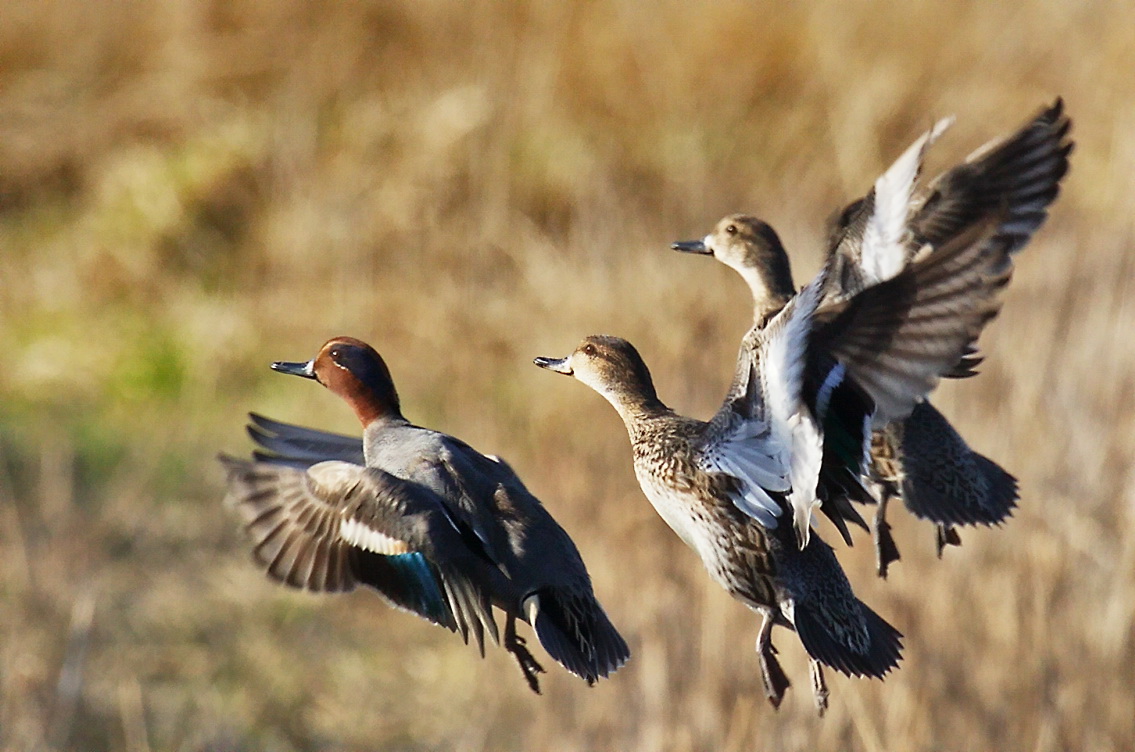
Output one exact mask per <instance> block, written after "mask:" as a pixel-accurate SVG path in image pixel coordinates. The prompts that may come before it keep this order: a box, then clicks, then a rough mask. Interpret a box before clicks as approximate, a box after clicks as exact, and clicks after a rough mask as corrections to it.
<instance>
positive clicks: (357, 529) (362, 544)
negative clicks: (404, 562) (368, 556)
mask: <svg viewBox="0 0 1135 752" xmlns="http://www.w3.org/2000/svg"><path fill="white" fill-rule="evenodd" d="M339 535H340V537H342V539H343V540H345V541H347V542H348V543H350V544H351V545H352V546H355V547H356V548H361V549H363V550H364V551H370V552H371V553H376V554H382V555H383V556H391V555H393V554H404V553H407V552H409V551H410V546H408V545H407V544H406V542H405V541H400V540H398V539H397V538H391V537H390V536H389V535H386V534H385V533H380V532H379V531H377V530H374V529H373V528H369V527H367V526H366V525H364V524H363V523H361V522H359V521H358V520H343V521H342V522H341V523H340V524H339Z"/></svg>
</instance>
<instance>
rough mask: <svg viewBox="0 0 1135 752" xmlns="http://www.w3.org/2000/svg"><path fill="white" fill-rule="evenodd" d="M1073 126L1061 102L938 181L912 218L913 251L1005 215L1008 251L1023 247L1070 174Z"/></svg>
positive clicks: (943, 241)
mask: <svg viewBox="0 0 1135 752" xmlns="http://www.w3.org/2000/svg"><path fill="white" fill-rule="evenodd" d="M1071 127H1072V121H1071V120H1070V119H1069V118H1068V116H1067V115H1066V114H1064V102H1063V100H1061V99H1057V100H1056V101H1055V102H1054V103H1053V104H1052V105H1051V106H1050V107H1046V108H1044V109H1042V110H1041V111H1040V112H1038V113H1037V114H1036V115H1035V116H1034V117H1033V118H1032V119H1030V120H1029V121H1028V122H1027V123H1025V125H1024V126H1022V127H1021V128H1020V129H1019V130H1017V131H1016V132H1015V133H1013V134H1012V135H1011V136H1009V137H1007V138H1004V139H1000V140H996V141H992V142H990V143H988V144H986V145H985V146H983V147H981V148H980V149H978V150H977V151H976V152H974V153H973V154H971V155H970V156H969V157H967V158H966V160H965V162H963V163H962V164H960V165H958V166H956V167H954V168H953V169H951V170H949V171H947V172H946V173H944V174H942V175H940V176H939V177H937V178H936V179H935V180H934V182H933V183H931V185H930V188H929V192H928V195H927V196H926V198H925V200H924V201H923V202H922V203H921V205H920V206H919V207H918V208H917V210H916V211H915V212H914V213H913V216H912V217H911V220H910V224H911V230H912V233H913V245H912V249H917V248H918V247H919V246H921V245H923V244H930V245H932V246H935V247H936V246H939V245H942V244H943V243H945V242H947V241H948V240H949V239H950V238H953V237H955V236H956V235H958V234H959V233H960V232H962V231H964V230H965V229H966V228H968V227H971V226H972V225H973V224H975V223H976V222H979V221H981V219H982V218H983V217H984V216H986V215H987V214H988V213H989V212H992V211H997V210H1003V211H1004V217H1003V220H1002V227H1001V232H1002V233H1004V234H1005V235H1006V236H1007V237H1008V239H1009V243H1008V250H1009V252H1010V253H1015V252H1017V251H1019V250H1020V249H1021V248H1023V247H1024V245H1025V244H1026V243H1028V241H1029V239H1030V238H1031V237H1032V235H1033V233H1035V232H1036V231H1037V229H1038V228H1040V226H1041V225H1042V224H1044V221H1045V219H1046V218H1047V217H1048V206H1049V205H1050V204H1051V203H1052V202H1053V201H1054V200H1055V199H1056V197H1057V196H1058V195H1059V193H1060V181H1061V179H1062V178H1063V177H1064V175H1065V173H1067V172H1068V155H1069V154H1071V153H1072V146H1073V144H1072V141H1071V140H1070V139H1069V138H1068V133H1069V131H1070V129H1071Z"/></svg>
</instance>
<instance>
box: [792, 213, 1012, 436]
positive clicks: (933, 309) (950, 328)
mask: <svg viewBox="0 0 1135 752" xmlns="http://www.w3.org/2000/svg"><path fill="white" fill-rule="evenodd" d="M1002 227H1003V212H997V213H994V214H990V215H988V216H987V217H986V218H985V220H984V221H982V222H980V223H977V224H975V225H974V226H972V227H970V228H968V229H967V230H966V231H965V232H963V233H961V234H959V235H957V236H955V237H954V238H951V240H950V241H949V242H948V243H946V244H944V245H943V246H941V247H939V248H935V249H930V250H929V252H927V253H926V254H925V255H924V257H923V258H920V259H919V260H917V261H915V262H913V263H912V264H910V265H909V266H907V267H906V268H905V269H904V270H903V271H902V272H900V273H899V274H898V275H897V276H895V277H893V278H891V279H889V280H887V281H885V282H881V283H879V284H877V285H874V286H873V287H868V288H867V289H865V290H863V291H861V292H860V293H858V294H857V295H855V296H854V297H853V298H851V299H850V300H847V301H844V302H841V303H837V304H834V305H829V306H825V307H824V308H822V309H821V310H820V311H818V312H817V313H816V326H815V328H814V330H813V333H812V344H811V346H812V347H815V348H819V350H820V351H821V352H826V353H829V354H830V355H831V356H833V357H834V358H835V359H836V360H838V361H839V363H840V364H842V365H843V366H844V367H846V369H847V372H848V374H849V375H850V376H851V377H852V378H853V379H854V380H855V382H856V383H857V384H858V385H859V386H860V387H862V388H863V389H864V390H865V391H866V392H867V393H868V394H869V395H870V397H871V398H872V400H874V402H875V405H876V412H875V416H874V421H873V425H874V426H875V427H876V428H878V427H881V426H884V425H886V424H887V423H889V422H891V421H892V420H896V419H901V418H904V417H906V416H907V415H909V414H910V411H911V410H912V409H913V408H914V405H915V404H916V403H917V402H919V401H921V400H922V399H923V398H924V397H925V396H926V394H928V393H929V392H930V391H931V390H932V389H933V388H934V386H935V385H936V384H937V383H938V379H939V378H940V377H941V376H942V375H943V374H944V373H947V372H949V371H950V370H951V369H952V368H954V367H955V366H956V365H957V363H958V361H959V359H960V358H961V357H962V356H963V355H964V354H965V353H967V352H969V351H970V348H971V347H972V345H973V343H974V342H975V341H976V339H977V337H978V335H979V334H980V333H981V330H982V328H983V327H984V326H985V324H986V322H988V321H989V319H991V318H992V317H993V316H995V315H996V314H997V312H998V310H999V309H1000V306H1001V301H1000V296H999V293H1000V291H1001V289H1002V288H1003V287H1004V286H1005V284H1006V283H1007V282H1008V280H1009V277H1010V275H1011V272H1012V261H1011V258H1010V256H1009V248H1010V247H1011V235H1008V234H1006V233H1004V232H1002Z"/></svg>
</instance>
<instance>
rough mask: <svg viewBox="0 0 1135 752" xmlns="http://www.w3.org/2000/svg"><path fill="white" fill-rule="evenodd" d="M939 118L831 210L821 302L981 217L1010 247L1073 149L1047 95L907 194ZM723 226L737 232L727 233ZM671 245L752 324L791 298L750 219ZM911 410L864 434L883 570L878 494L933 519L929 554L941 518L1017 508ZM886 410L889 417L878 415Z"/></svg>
mask: <svg viewBox="0 0 1135 752" xmlns="http://www.w3.org/2000/svg"><path fill="white" fill-rule="evenodd" d="M949 122H950V121H947V120H943V121H940V122H939V123H937V124H936V125H935V126H934V127H933V128H932V129H931V130H930V131H929V132H927V133H926V134H925V135H923V136H922V137H921V138H920V139H919V140H918V141H916V142H915V143H914V144H913V145H912V146H911V147H910V148H909V149H908V150H907V151H906V152H905V153H904V154H903V156H902V157H900V158H899V160H897V161H896V162H895V164H894V165H893V166H892V167H891V168H890V169H889V170H888V171H887V172H886V173H885V174H884V175H883V176H882V177H880V178H879V180H878V181H877V182H876V184H875V186H874V187H873V189H872V190H871V192H870V193H868V194H867V196H865V197H864V198H862V199H859V200H857V201H855V202H853V203H852V204H850V205H849V206H848V207H847V208H845V209H844V210H843V211H842V212H840V213H838V215H837V216H836V219H835V220H834V222H833V223H832V225H833V226H832V227H831V229H830V239H829V252H830V255H829V263H828V264H827V267H826V273H827V275H828V277H829V285H828V290H827V294H826V297H825V307H828V308H835V307H838V306H840V305H850V306H854V305H855V303H854V302H852V299H853V298H854V296H855V295H856V294H858V293H859V292H861V291H862V290H864V289H865V288H867V287H869V286H871V285H874V284H878V283H879V282H881V281H885V280H887V279H890V278H892V277H894V276H895V275H897V274H898V273H899V271H900V270H902V269H904V268H905V267H906V266H907V265H908V264H910V263H911V262H912V261H913V260H914V259H915V258H916V256H917V255H919V254H920V253H922V254H925V253H926V251H925V250H924V249H933V248H939V247H943V246H946V245H949V244H951V243H955V244H956V243H957V241H958V239H959V238H961V237H963V236H965V235H966V234H967V233H971V234H972V233H973V232H974V230H975V228H976V227H977V226H978V225H979V224H980V223H981V222H983V221H986V222H988V218H989V217H990V216H991V215H994V214H997V215H999V216H1000V220H999V224H998V226H997V229H996V238H995V239H996V243H995V244H996V245H997V247H998V252H999V253H1006V254H1012V253H1015V252H1017V251H1019V250H1020V249H1021V248H1022V247H1023V246H1024V245H1025V244H1026V243H1027V242H1028V240H1029V238H1030V237H1031V235H1032V233H1033V232H1035V231H1036V229H1037V228H1039V227H1040V225H1041V224H1042V223H1043V222H1044V219H1045V218H1046V216H1047V207H1048V205H1049V204H1050V203H1051V202H1052V201H1053V200H1054V199H1055V198H1056V196H1057V194H1058V193H1059V183H1060V180H1061V178H1062V177H1063V175H1064V174H1065V172H1066V171H1067V168H1068V155H1069V153H1070V152H1071V149H1072V144H1071V142H1070V141H1069V140H1068V138H1067V136H1068V131H1069V128H1070V121H1069V119H1068V118H1067V116H1066V115H1065V114H1064V112H1063V102H1062V101H1061V100H1059V99H1058V100H1057V101H1056V102H1055V103H1054V104H1053V105H1052V106H1051V107H1048V108H1045V109H1043V110H1042V111H1041V112H1040V113H1038V114H1037V115H1036V116H1035V117H1034V118H1032V119H1031V120H1029V121H1028V123H1026V125H1025V126H1024V127H1022V128H1021V129H1020V130H1018V131H1017V132H1015V133H1014V134H1013V135H1012V136H1010V137H1009V138H1007V139H1004V140H1002V141H998V142H993V143H991V144H989V145H987V146H985V147H982V149H980V150H978V152H976V153H975V154H974V155H972V156H971V157H970V158H969V159H967V160H966V161H965V162H964V163H962V164H961V165H958V166H956V167H954V168H953V169H951V170H949V171H947V172H946V173H945V174H943V175H941V176H939V177H938V178H937V179H936V180H935V181H934V182H933V183H932V184H931V187H930V190H929V191H928V192H927V193H926V195H925V196H923V197H921V198H919V197H916V196H915V195H914V184H915V181H916V179H917V177H918V175H919V173H920V171H921V165H922V157H923V155H924V153H925V151H926V149H927V148H928V147H929V146H930V145H931V144H932V143H933V141H934V140H935V139H937V138H938V136H939V135H940V134H941V133H942V132H943V131H944V130H945V128H946V127H947V126H948V125H949ZM730 226H732V227H734V228H735V229H738V228H740V229H738V231H737V233H736V234H735V235H731V234H730V233H729V232H728V228H729V227H730ZM673 247H674V248H675V249H677V250H681V251H686V252H695V253H706V254H712V255H714V256H715V257H716V258H718V260H720V261H722V262H723V263H725V264H726V265H728V266H730V267H731V268H733V269H734V270H735V271H737V272H738V273H739V274H740V275H741V277H742V278H743V279H744V280H745V281H746V282H747V283H748V284H749V287H750V289H751V291H752V294H753V301H754V308H755V312H754V319H755V323H754V326H755V327H758V328H759V327H760V326H761V325H762V322H763V321H764V320H765V319H767V318H768V317H769V316H770V315H772V314H774V313H775V312H776V311H777V310H779V307H780V306H781V305H783V301H784V300H786V299H787V298H788V297H790V295H791V291H792V281H791V272H790V271H789V267H788V262H787V255H786V254H785V253H784V249H783V246H782V245H781V243H780V240H779V238H778V237H777V236H776V233H775V232H774V231H773V230H772V228H771V227H769V226H768V225H767V224H765V223H763V222H761V221H760V220H757V219H755V218H752V217H744V216H740V215H737V216H733V217H727V218H726V219H724V220H722V221H721V222H720V223H718V226H717V230H716V231H715V233H712V234H711V235H710V236H707V238H706V239H705V240H704V241H692V242H681V243H675V244H673ZM822 317H823V313H821V316H820V318H822ZM978 362H980V358H979V357H977V355H976V350H975V349H974V348H973V347H972V345H971V346H967V347H966V349H965V351H964V352H963V354H962V357H961V358H960V359H959V361H958V362H957V364H956V365H955V366H954V367H952V368H946V369H944V370H942V372H941V375H943V376H950V377H965V376H970V375H973V373H974V370H973V368H974V367H975V366H976V365H977V363H978ZM855 378H856V379H857V380H858V381H860V382H862V384H863V386H864V387H865V390H866V391H867V392H868V393H869V394H870V395H871V396H872V397H878V396H879V395H880V393H881V391H880V389H879V388H878V386H877V385H876V384H874V383H873V379H872V377H871V374H869V373H864V371H863V369H859V370H858V371H857V372H856V373H855ZM910 411H911V412H910V414H909V416H907V417H905V418H903V417H902V415H903V412H904V409H898V410H896V409H895V408H894V407H890V408H888V409H887V410H885V411H883V412H882V417H880V415H876V418H875V426H876V427H877V428H880V426H879V424H880V423H884V425H885V427H881V428H880V430H878V431H876V432H875V435H874V437H873V445H872V462H871V467H870V475H869V477H870V480H871V481H872V483H873V484H874V487H875V488H876V489H877V491H878V493H879V496H880V499H879V501H880V503H879V507H878V509H877V512H876V516H875V520H874V525H873V529H874V538H875V544H876V555H877V564H878V571H879V574H880V575H882V576H885V575H886V571H887V566H888V564H889V563H890V562H891V561H893V560H895V559H897V558H898V550H897V547H896V546H895V545H894V542H893V540H892V539H891V536H890V533H889V526H888V525H887V523H886V519H885V509H886V503H887V500H888V499H889V498H894V497H899V498H901V499H902V500H903V501H904V503H905V504H906V506H907V507H908V508H909V509H910V510H911V511H912V512H913V513H914V514H916V515H917V516H919V517H922V518H925V519H929V520H931V521H933V522H935V523H936V526H937V528H938V531H937V532H938V534H937V540H938V545H939V553H940V552H941V546H942V545H943V544H944V543H946V542H957V537H956V533H955V531H954V530H953V529H952V527H951V526H952V525H958V524H975V523H983V524H994V523H997V522H999V521H1001V520H1003V519H1005V517H1007V516H1008V515H1009V514H1010V513H1011V511H1012V509H1013V508H1014V507H1015V505H1016V499H1017V487H1016V480H1015V479H1014V478H1013V477H1012V476H1011V475H1009V474H1008V473H1007V472H1005V471H1004V470H1003V469H1001V468H1000V467H999V466H998V465H997V464H996V463H994V462H992V461H991V460H989V459H988V458H986V457H984V456H982V455H980V454H978V453H976V452H973V451H972V450H970V448H969V447H968V445H966V444H965V441H964V440H963V439H962V438H961V436H960V435H959V434H958V433H957V431H955V430H954V429H953V427H952V426H950V425H949V423H948V421H946V419H945V417H944V416H942V415H941V413H939V412H938V411H937V410H936V409H935V408H934V407H933V406H932V405H930V404H929V403H926V402H919V403H918V404H916V405H914V406H913V407H912V408H910ZM887 417H890V418H895V419H893V420H890V421H886V422H884V421H885V418H887ZM825 469H827V468H825ZM828 475H830V473H829V474H828ZM823 485H824V484H823V483H822V484H821V487H823ZM844 490H847V491H848V492H849V493H850V495H851V496H852V498H855V499H856V500H859V501H867V502H869V501H871V500H872V497H865V496H864V495H863V494H862V493H860V492H858V489H856V488H855V485H854V484H848V485H847V486H846V488H845V489H844Z"/></svg>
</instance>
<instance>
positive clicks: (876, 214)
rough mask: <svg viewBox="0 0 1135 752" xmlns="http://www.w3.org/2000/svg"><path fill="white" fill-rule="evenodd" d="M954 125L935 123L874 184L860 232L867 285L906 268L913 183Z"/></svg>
mask: <svg viewBox="0 0 1135 752" xmlns="http://www.w3.org/2000/svg"><path fill="white" fill-rule="evenodd" d="M953 122H954V120H953V118H943V119H942V120H939V121H938V122H937V123H935V124H934V127H933V128H931V129H930V130H929V131H927V132H926V133H924V134H922V136H921V137H920V138H919V139H918V140H917V141H915V142H914V143H913V144H911V145H910V147H909V148H908V149H907V150H906V151H905V152H903V153H902V156H900V157H899V158H898V159H896V160H895V163H894V164H893V165H891V167H890V168H889V169H888V170H887V171H886V172H884V173H883V174H882V175H881V176H880V177H879V179H878V180H876V181H875V205H874V209H873V210H872V212H871V216H870V217H869V218H868V221H867V227H866V228H865V230H864V233H863V246H862V251H861V262H860V263H861V266H862V269H863V272H864V275H865V277H866V280H865V281H866V283H867V284H868V285H875V284H878V283H879V282H883V281H885V280H888V279H890V278H891V277H893V276H895V275H896V274H898V273H899V272H900V271H902V269H903V267H904V266H905V265H906V249H905V247H904V243H903V240H904V235H905V233H906V220H907V216H908V215H909V213H910V205H911V198H912V196H913V191H914V182H915V181H916V180H917V179H918V174H919V172H920V171H921V170H922V158H923V156H925V154H926V150H927V149H928V148H930V145H931V144H933V143H934V142H935V141H936V140H937V139H938V137H939V136H941V135H942V133H943V132H945V130H946V129H947V128H949V127H950V126H951V125H952V124H953Z"/></svg>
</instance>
